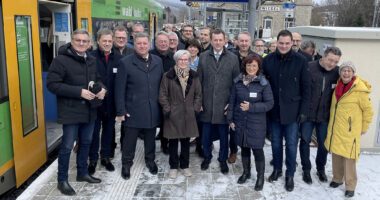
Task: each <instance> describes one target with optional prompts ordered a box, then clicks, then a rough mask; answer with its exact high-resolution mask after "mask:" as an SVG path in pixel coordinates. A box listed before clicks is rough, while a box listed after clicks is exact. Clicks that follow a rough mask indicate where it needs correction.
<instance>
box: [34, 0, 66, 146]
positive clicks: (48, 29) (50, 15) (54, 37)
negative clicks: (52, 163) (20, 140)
mask: <svg viewBox="0 0 380 200" xmlns="http://www.w3.org/2000/svg"><path fill="white" fill-rule="evenodd" d="M71 7H72V6H71V5H70V4H68V3H62V2H57V1H50V0H49V1H48V0H39V1H38V11H39V23H40V42H41V60H42V78H43V79H42V80H43V94H44V106H45V120H46V128H47V130H49V134H47V147H48V151H49V152H50V151H51V150H53V149H54V148H55V147H56V146H57V145H58V144H59V141H60V138H61V137H62V131H61V128H60V125H58V124H57V123H56V121H57V101H56V96H55V95H54V94H53V93H51V92H50V91H49V90H48V89H47V87H46V78H47V75H48V70H49V66H50V64H51V62H52V60H53V59H54V57H56V56H57V55H58V53H59V48H60V47H61V46H62V45H64V44H66V43H68V42H70V40H71V30H72V16H71Z"/></svg>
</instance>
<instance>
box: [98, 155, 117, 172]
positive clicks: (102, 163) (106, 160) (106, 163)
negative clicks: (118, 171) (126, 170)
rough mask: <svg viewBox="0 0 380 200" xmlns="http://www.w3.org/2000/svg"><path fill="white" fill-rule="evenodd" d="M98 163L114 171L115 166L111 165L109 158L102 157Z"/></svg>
mask: <svg viewBox="0 0 380 200" xmlns="http://www.w3.org/2000/svg"><path fill="white" fill-rule="evenodd" d="M100 164H101V165H103V166H104V167H105V168H106V170H107V171H109V172H113V171H115V167H114V166H113V164H112V163H111V160H110V159H109V158H102V160H101V161H100Z"/></svg>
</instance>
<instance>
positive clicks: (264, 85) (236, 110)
mask: <svg viewBox="0 0 380 200" xmlns="http://www.w3.org/2000/svg"><path fill="white" fill-rule="evenodd" d="M242 64H243V66H242V73H241V74H240V75H239V76H238V77H237V78H235V80H234V82H235V84H234V86H233V87H232V92H231V96H230V103H229V107H228V114H227V120H228V122H229V124H230V128H231V129H232V130H235V133H236V135H235V140H236V143H237V145H239V146H240V147H241V157H242V162H243V169H244V171H243V174H242V175H241V176H240V177H239V179H238V183H239V184H242V183H245V182H246V180H247V179H248V178H250V177H251V149H252V151H253V154H254V156H255V164H256V172H257V180H256V185H255V190H256V191H260V190H262V189H263V185H264V171H265V158H264V151H263V147H264V142H265V134H266V112H268V111H269V110H270V109H272V107H273V103H274V100H273V94H272V90H271V87H270V85H269V82H268V81H267V80H266V79H265V77H264V76H263V75H262V74H260V71H261V58H260V57H259V56H257V55H249V56H247V57H246V58H245V59H244V60H243V63H242Z"/></svg>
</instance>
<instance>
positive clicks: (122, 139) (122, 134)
mask: <svg viewBox="0 0 380 200" xmlns="http://www.w3.org/2000/svg"><path fill="white" fill-rule="evenodd" d="M124 136H125V126H124V125H123V123H122V124H121V127H120V149H121V151H123V142H124Z"/></svg>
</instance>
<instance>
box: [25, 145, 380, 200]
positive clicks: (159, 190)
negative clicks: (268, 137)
mask: <svg viewBox="0 0 380 200" xmlns="http://www.w3.org/2000/svg"><path fill="white" fill-rule="evenodd" d="M119 147H120V146H118V149H117V150H116V153H115V158H114V159H113V160H112V161H113V164H114V165H115V168H116V170H115V171H114V172H108V171H106V170H105V168H104V167H103V166H100V164H99V163H98V167H97V170H96V173H95V175H94V176H95V177H99V178H101V179H102V182H101V183H100V184H88V183H83V182H76V181H75V178H76V165H75V156H76V154H75V153H72V156H71V161H70V162H71V163H70V171H69V182H70V184H71V185H72V186H73V188H74V189H75V191H76V192H77V195H76V196H73V197H68V196H64V195H62V194H61V193H60V192H59V190H58V189H57V165H58V161H57V160H56V161H55V162H54V163H53V164H51V165H50V166H49V167H48V168H47V170H46V171H45V172H44V173H43V174H42V175H41V176H39V177H38V178H37V179H36V180H35V181H34V182H33V183H32V184H31V185H30V186H29V187H28V188H27V189H26V190H25V191H24V192H23V193H22V194H21V195H20V196H19V197H18V199H20V200H24V199H28V200H29V199H32V200H42V199H49V200H53V199H54V200H55V199H57V200H58V199H85V200H86V199H99V200H107V199H110V200H119V199H120V200H124V199H128V200H129V199H133V200H140V199H141V200H143V199H144V200H148V199H149V200H153V199H154V200H169V199H178V200H192V199H205V200H206V199H207V200H212V199H215V200H219V199H220V200H222V199H225V200H227V199H228V200H235V199H236V200H252V199H289V200H290V199H291V200H294V199H300V200H307V199H310V200H316V199H323V200H329V199H331V200H337V199H344V191H345V189H344V186H340V187H339V188H337V189H332V188H330V187H329V183H321V182H320V181H319V180H318V177H317V175H316V169H315V164H314V163H315V162H314V160H315V155H316V150H317V149H316V148H311V161H312V165H313V166H314V168H313V169H312V171H311V175H312V178H313V184H312V185H307V184H306V183H304V182H303V181H302V167H301V166H300V163H301V161H300V159H299V156H298V158H297V162H298V166H297V171H296V174H295V177H294V180H295V188H294V191H293V192H286V190H285V188H284V179H285V178H284V176H283V177H281V178H279V180H278V181H277V182H275V183H269V182H268V181H265V183H264V189H263V191H261V192H256V191H255V190H254V185H255V181H256V171H255V168H254V165H253V166H252V169H251V174H252V177H251V179H249V181H248V182H247V183H245V184H242V185H240V184H237V179H238V178H239V176H240V175H241V173H242V164H241V157H240V155H239V156H238V159H237V161H236V163H235V164H228V166H229V168H230V172H229V173H228V175H223V174H221V173H220V171H219V163H218V162H217V160H216V158H217V153H218V149H219V142H218V141H216V142H214V150H213V155H214V157H213V160H212V163H211V164H210V168H209V169H208V170H206V171H202V170H201V169H200V164H201V162H202V159H201V158H199V157H198V155H197V154H196V153H195V147H194V146H192V147H191V149H190V152H191V155H190V169H191V170H192V172H193V176H192V177H189V178H186V177H184V176H183V175H182V174H181V173H179V174H178V177H177V179H175V180H173V179H170V178H169V177H168V172H169V161H168V160H169V157H168V156H167V155H164V154H163V153H162V152H161V150H160V144H159V141H157V145H156V163H157V165H158V168H159V172H158V174H157V175H151V174H150V173H149V171H148V170H147V168H146V167H145V163H144V153H143V152H144V149H143V142H142V141H141V140H139V141H138V143H137V147H136V157H135V161H134V165H133V167H132V170H131V178H130V179H129V180H124V179H123V178H122V177H121V175H120V174H121V152H120V149H119ZM264 152H265V156H266V170H265V177H266V179H267V177H269V175H270V174H271V172H272V166H270V165H269V161H270V160H271V159H272V153H271V147H270V146H267V145H266V146H265V147H264ZM239 154H240V151H239ZM252 163H254V158H252ZM379 163H380V155H379V154H370V153H363V154H362V155H361V158H360V160H359V162H358V164H357V171H358V185H357V188H356V191H355V197H354V198H353V199H365V200H371V199H378V198H379V197H380V190H379V188H380V168H379V167H378V166H379ZM331 169H332V168H331V156H330V155H329V158H328V162H327V166H326V174H327V176H328V179H329V181H330V180H331V178H332V170H331ZM283 172H285V166H284V167H283Z"/></svg>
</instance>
